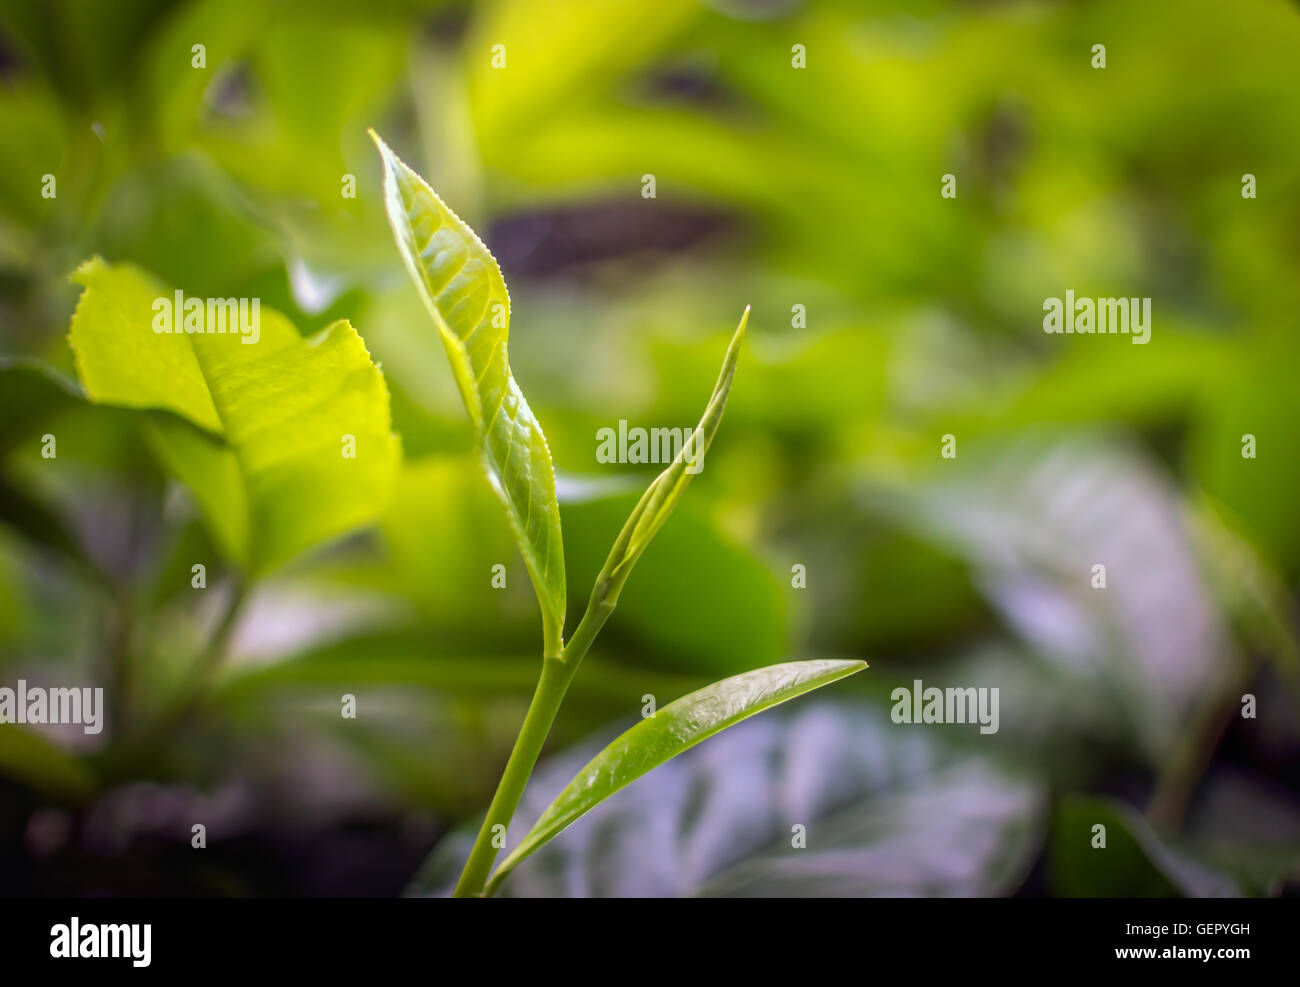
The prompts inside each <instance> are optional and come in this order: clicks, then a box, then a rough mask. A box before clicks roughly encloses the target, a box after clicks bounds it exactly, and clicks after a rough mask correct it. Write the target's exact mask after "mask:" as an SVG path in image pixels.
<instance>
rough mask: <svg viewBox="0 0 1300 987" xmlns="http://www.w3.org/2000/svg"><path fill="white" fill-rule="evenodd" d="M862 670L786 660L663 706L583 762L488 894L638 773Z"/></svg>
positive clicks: (855, 664) (859, 664) (859, 665)
mask: <svg viewBox="0 0 1300 987" xmlns="http://www.w3.org/2000/svg"><path fill="white" fill-rule="evenodd" d="M866 667H867V663H866V662H865V661H838V660H830V659H823V660H819V661H790V662H785V663H783V664H780V665H769V666H768V667H767V668H760V669H756V670H755V671H752V672H745V673H743V674H741V675H733V676H732V677H731V678H729V679H723V680H722V681H721V682H714V683H713V684H712V685H709V686H705V687H704V688H703V689H700V690H699V691H697V692H692V693H691V694H690V695H688V696H683V697H682V698H681V699H678V700H676V701H675V702H671V703H669V704H668V705H667V706H665V707H664V708H663V709H661V710H658V711H657V712H656V713H655V714H654V715H653V716H649V717H646V718H645V719H643V720H641V721H640V722H639V723H637V725H636V726H634V727H632V729H631V730H628V731H627V732H626V733H624V734H623V735H622V736H621V737H619V738H618V739H617V740H615V741H614V742H613V743H612V744H610V745H609V746H608V747H606V748H605V749H604V750H603V751H601V752H600V753H599V754H597V755H596V756H595V757H594V758H592V759H591V760H590V761H589V762H587V766H586V767H584V768H583V769H582V770H581V771H579V772H578V776H577V777H576V778H574V779H573V781H571V782H570V783H569V785H568V787H567V788H565V789H564V791H562V792H561V793H560V794H559V795H557V796H556V798H555V801H554V802H552V803H551V804H550V807H549V808H547V810H546V811H545V812H543V813H542V817H541V818H540V819H538V820H537V824H536V825H535V826H533V828H532V829H531V830H529V832H528V835H527V836H525V837H524V838H523V840H522V842H520V844H519V846H517V847H516V848H515V849H514V852H513V853H511V854H510V856H508V857H507V858H506V859H505V860H503V861H502V862H501V866H500V867H498V868H497V871H496V873H495V874H493V875H492V879H491V880H490V881H489V882H488V885H487V893H488V894H491V893H492V892H493V891H494V890H496V888H497V887H498V886H499V885H500V884H501V882H502V881H503V880H505V878H506V875H508V874H509V873H510V871H512V870H513V869H514V868H515V866H516V865H517V864H518V863H520V861H522V860H524V859H525V858H526V857H527V856H528V855H529V854H531V853H532V852H533V851H535V850H537V849H538V848H539V847H541V846H542V845H543V844H545V843H546V842H547V841H548V840H550V839H551V838H552V837H554V836H556V835H557V834H559V833H560V832H561V831H563V830H564V829H565V828H566V827H568V826H569V825H570V824H571V823H572V822H573V821H574V820H576V819H577V818H578V817H579V816H581V815H582V814H583V813H585V812H587V811H589V810H590V809H592V808H594V807H595V806H596V805H597V804H598V803H600V802H602V801H604V800H605V799H607V798H609V796H611V795H613V794H614V793H615V792H617V791H618V790H619V789H620V788H623V787H624V786H625V785H628V784H630V783H631V782H633V781H635V780H636V779H637V778H640V777H641V776H642V775H643V774H646V773H647V772H649V771H652V770H653V769H654V768H657V767H658V766H659V765H661V764H663V763H664V762H665V761H667V760H669V759H670V758H674V757H676V756H677V755H678V754H680V753H682V751H685V750H688V749H690V748H691V747H694V746H695V745H696V744H698V743H699V742H700V741H702V740H707V739H708V738H709V737H712V736H713V735H714V734H715V733H720V732H721V731H723V730H725V729H726V728H727V727H729V726H732V725H734V724H736V723H739V722H740V721H741V720H745V719H748V718H749V717H751V716H753V715H754V714H755V713H761V712H762V711H763V710H765V709H770V708H771V707H773V706H776V705H779V704H780V703H783V702H785V701H786V700H788V699H794V698H795V697H796V696H801V695H803V694H804V693H805V692H811V691H812V690H813V689H818V688H820V687H821V686H824V685H829V684H830V683H832V682H835V681H836V680H838V679H842V678H844V677H845V676H847V675H852V674H853V673H854V672H857V671H860V670H862V669H864V668H866Z"/></svg>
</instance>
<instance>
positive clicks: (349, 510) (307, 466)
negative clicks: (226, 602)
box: [69, 258, 401, 575]
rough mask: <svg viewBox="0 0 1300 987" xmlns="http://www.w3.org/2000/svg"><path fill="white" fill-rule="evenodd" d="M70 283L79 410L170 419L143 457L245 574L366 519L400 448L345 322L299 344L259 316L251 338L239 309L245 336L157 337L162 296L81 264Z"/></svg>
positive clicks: (121, 273)
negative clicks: (113, 408)
mask: <svg viewBox="0 0 1300 987" xmlns="http://www.w3.org/2000/svg"><path fill="white" fill-rule="evenodd" d="M73 280H74V281H75V282H76V283H78V284H81V285H83V286H84V287H85V291H84V292H83V293H82V296H81V301H80V303H79V304H78V306H77V311H76V313H75V314H74V315H73V318H72V328H71V331H70V332H69V342H70V344H71V346H72V349H73V352H74V355H75V357H76V366H77V374H78V377H79V378H80V380H81V383H82V386H83V388H84V389H85V391H86V395H87V397H89V398H90V399H91V400H92V401H95V402H97V403H100V404H112V405H120V406H125V407H129V408H140V409H154V410H158V411H167V412H172V413H173V414H172V415H164V414H154V415H151V416H150V419H149V424H148V434H149V437H150V439H151V441H152V443H153V445H154V448H155V450H156V451H157V453H158V455H159V458H160V460H161V461H162V463H163V465H164V466H165V467H166V468H167V469H168V470H170V471H171V472H173V473H174V474H175V475H177V476H178V477H179V478H180V479H182V480H183V481H184V482H185V483H186V484H187V485H189V486H190V488H191V489H192V490H193V491H194V494H195V497H196V499H197V500H198V502H199V505H200V506H201V507H202V509H203V511H204V513H205V515H206V516H207V517H208V519H209V522H210V524H211V526H212V528H213V531H214V535H215V537H216V539H217V542H218V544H219V546H220V547H221V548H222V549H223V550H224V551H226V552H227V553H228V554H229V555H230V556H231V558H233V559H234V560H235V561H236V562H238V563H239V564H241V565H242V566H244V567H245V568H246V569H247V570H249V572H250V573H251V574H253V575H259V574H261V573H264V572H265V571H267V570H269V569H272V568H274V567H276V566H278V565H281V564H283V563H284V562H287V561H289V560H290V559H291V558H293V557H294V556H295V555H297V554H299V553H300V552H302V551H304V550H306V549H308V548H311V547H312V546H314V545H316V544H318V543H320V542H322V541H325V540H326V539H329V538H332V537H335V536H337V535H340V534H343V533H344V532H347V531H349V530H352V529H353V528H356V527H358V526H360V525H364V524H367V523H369V522H370V521H372V520H374V519H375V517H376V516H377V515H378V513H379V511H380V509H381V508H382V506H383V504H384V502H385V500H386V499H387V497H388V495H389V492H390V489H391V487H392V482H393V477H394V475H395V473H396V470H397V467H398V464H399V461H400V459H401V448H400V443H399V441H398V439H397V437H396V436H395V435H394V434H393V433H392V431H391V421H390V418H389V408H388V389H387V387H386V386H385V384H384V379H383V376H382V375H381V374H380V372H379V370H378V368H377V367H375V366H374V364H372V363H371V362H370V355H369V353H367V352H366V347H365V344H364V343H363V342H362V341H361V337H360V336H358V335H357V333H356V330H354V329H353V328H352V326H350V325H349V324H348V323H347V322H336V323H334V324H333V325H331V326H329V327H327V328H325V329H323V330H321V332H320V333H318V334H317V335H316V336H313V337H312V338H310V339H304V338H303V337H302V336H300V335H299V334H298V332H297V330H296V329H295V328H294V327H293V325H292V324H291V323H290V322H289V321H288V320H287V319H286V318H285V317H284V316H283V315H281V314H280V313H278V312H276V311H274V310H272V309H268V308H263V307H260V305H259V309H258V317H257V320H256V331H253V330H252V328H251V327H252V322H251V317H252V312H253V309H252V307H251V305H250V306H249V309H248V312H249V317H250V322H249V323H246V324H245V325H244V329H245V330H246V331H245V332H238V331H228V332H224V333H221V332H213V331H208V332H170V333H166V332H156V331H155V328H154V318H155V315H156V314H157V310H156V309H155V305H154V303H155V301H156V300H157V299H164V300H166V301H172V300H173V298H174V294H173V291H172V290H171V289H170V288H168V287H166V286H164V285H161V284H159V283H158V282H156V281H155V280H154V279H153V278H152V277H151V276H150V275H148V274H147V273H145V272H144V271H142V270H140V269H139V268H136V267H132V266H130V265H126V264H120V265H112V266H110V265H108V264H106V263H104V261H102V260H100V259H99V258H94V259H92V260H90V261H87V262H86V263H85V264H83V265H82V266H81V267H80V268H79V269H78V270H77V272H76V274H75V275H74V276H73ZM205 311H206V309H205ZM232 324H233V322H232ZM206 328H207V329H209V330H211V329H212V328H213V325H212V324H211V323H208V324H206ZM173 416H179V417H173ZM181 419H184V420H181Z"/></svg>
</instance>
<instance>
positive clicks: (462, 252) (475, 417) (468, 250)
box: [371, 132, 565, 656]
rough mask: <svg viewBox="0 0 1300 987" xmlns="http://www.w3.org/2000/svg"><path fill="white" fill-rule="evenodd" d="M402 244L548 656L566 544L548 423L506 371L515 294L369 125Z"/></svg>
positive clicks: (558, 623) (556, 625)
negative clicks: (530, 591)
mask: <svg viewBox="0 0 1300 987" xmlns="http://www.w3.org/2000/svg"><path fill="white" fill-rule="evenodd" d="M371 136H372V137H374V139H375V144H376V145H377V146H378V147H379V153H380V155H381V156H382V158H383V162H384V200H385V202H386V204H387V208H388V221H389V223H390V224H391V225H392V227H393V237H394V238H395V239H396V241H397V248H398V251H399V253H401V255H402V260H403V262H404V263H405V264H406V269H407V270H408V271H409V272H410V275H411V279H412V280H413V281H414V282H415V286H416V289H417V290H418V291H419V294H420V298H421V300H422V301H423V302H424V305H425V308H426V309H428V311H429V315H430V316H431V317H432V318H433V322H434V324H435V325H436V326H437V327H438V331H439V333H440V335H441V336H442V341H443V345H444V346H445V348H446V350H447V357H448V359H449V360H450V361H451V368H452V372H453V373H454V374H455V377H456V383H457V384H458V385H459V387H460V392H461V397H462V398H463V399H464V401H465V409H466V410H467V411H468V412H469V417H470V421H471V422H472V423H473V425H474V429H475V431H476V432H477V434H478V437H479V445H480V448H481V450H482V456H483V465H484V468H485V469H486V471H487V475H488V479H489V480H490V481H491V483H492V487H493V489H494V490H495V491H496V493H497V496H498V497H499V498H500V499H501V503H502V504H503V505H505V509H506V515H507V517H508V518H509V520H510V525H511V528H512V529H513V530H514V533H515V540H516V542H517V543H518V545H519V551H520V552H521V553H522V555H523V557H524V564H525V565H526V566H527V568H528V574H529V576H531V577H532V580H533V586H534V588H535V589H536V591H537V597H538V600H539V601H540V603H541V607H542V629H543V635H544V639H545V648H546V654H547V655H552V656H553V655H558V654H559V652H560V643H561V637H562V635H563V632H564V594H565V587H564V547H563V543H562V540H561V536H560V508H559V505H558V503H557V502H556V499H555V470H554V467H553V465H552V463H551V452H550V449H549V448H548V447H547V445H546V436H545V435H543V434H542V426H541V425H540V424H539V423H538V421H537V419H536V417H534V415H533V412H532V410H531V409H530V408H529V407H528V402H527V401H525V400H524V395H523V392H522V391H521V390H520V389H519V385H518V384H516V383H515V379H514V376H513V375H512V374H511V372H510V364H509V361H508V357H507V353H506V342H507V338H508V336H509V333H510V296H509V294H508V293H507V291H506V283H505V279H504V278H502V276H501V269H500V268H499V267H498V266H497V262H496V259H495V258H494V257H493V256H492V254H491V253H490V252H489V251H488V249H487V247H485V246H484V245H483V242H482V241H481V240H480V239H479V238H478V237H477V236H476V235H475V234H474V231H473V230H471V229H470V228H469V227H468V226H467V225H465V223H464V222H462V221H461V219H460V218H459V217H458V216H457V215H456V214H455V213H454V212H452V211H451V210H450V209H448V208H447V206H446V205H444V204H443V202H442V200H441V199H439V198H438V196H437V194H436V193H435V192H434V191H433V189H431V188H430V187H429V186H428V184H427V183H426V182H425V181H424V179H422V178H421V177H420V176H419V175H418V174H416V173H415V172H414V171H412V170H411V169H410V168H409V167H407V166H406V164H404V163H403V162H402V161H401V159H399V158H398V157H397V155H395V154H394V153H393V152H392V151H391V150H390V149H389V148H388V145H386V144H385V143H384V142H383V141H382V140H380V138H379V136H378V135H377V134H374V133H373V132H372V134H371Z"/></svg>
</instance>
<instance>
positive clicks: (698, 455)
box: [570, 305, 749, 657]
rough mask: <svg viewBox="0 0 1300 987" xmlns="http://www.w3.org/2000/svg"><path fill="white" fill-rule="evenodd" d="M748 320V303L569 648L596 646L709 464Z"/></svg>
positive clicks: (621, 536)
mask: <svg viewBox="0 0 1300 987" xmlns="http://www.w3.org/2000/svg"><path fill="white" fill-rule="evenodd" d="M748 324H749V306H748V305H746V306H745V311H744V313H743V314H742V315H741V317H740V324H739V325H738V326H736V332H735V334H734V335H732V337H731V343H730V345H729V346H728V347H727V353H726V355H725V356H724V357H723V358H722V370H721V371H720V372H719V374H718V381H717V383H716V384H714V385H713V394H712V395H711V396H710V398H709V403H708V405H707V406H706V407H705V409H704V415H703V417H701V418H700V423H699V424H698V425H696V426H695V429H694V431H693V432H692V433H691V436H690V438H689V439H688V440H687V441H686V442H684V443H682V447H681V449H680V450H678V453H677V457H676V458H675V459H674V460H673V461H672V462H671V463H669V464H668V466H667V468H666V469H664V471H663V472H662V473H660V474H659V475H658V476H657V477H655V478H654V480H653V481H652V482H651V484H650V486H649V487H647V488H646V492H645V493H644V494H642V495H641V499H640V500H639V501H637V504H636V506H635V507H634V508H632V513H631V514H630V515H629V516H628V519H627V521H626V522H625V523H624V525H623V530H622V531H620V532H619V533H618V537H617V538H615V539H614V547H613V548H611V549H610V550H609V556H608V557H607V558H606V559H605V565H604V566H603V567H602V568H601V570H600V573H599V574H598V575H597V576H596V584H595V586H594V587H593V588H592V591H591V600H590V602H589V603H588V604H587V612H586V613H585V614H583V617H582V623H580V624H579V625H578V629H577V630H576V631H574V634H573V640H572V641H570V648H571V649H573V650H574V653H575V654H577V655H578V657H581V654H582V653H585V651H586V649H587V648H588V647H589V646H590V645H591V641H592V639H593V638H594V637H595V636H596V633H597V632H598V631H599V630H600V627H601V625H602V624H603V623H604V622H605V620H606V619H607V618H608V617H609V615H610V613H612V612H613V610H614V607H615V605H617V603H618V596H619V594H620V593H621V592H622V591H623V586H624V584H625V583H626V582H627V577H628V575H629V574H630V573H631V572H632V566H634V565H636V560H637V559H639V558H640V557H641V553H642V552H644V551H645V548H646V546H647V545H649V544H650V539H652V538H653V537H654V536H655V534H656V533H658V531H659V529H660V528H662V527H663V525H664V522H665V521H667V520H668V515H669V514H671V513H672V511H673V508H674V507H676V506H677V502H678V501H679V500H681V497H682V493H683V492H685V490H686V486H687V484H689V483H690V482H691V477H692V476H693V475H694V474H696V473H698V472H700V470H702V469H703V468H704V456H705V453H707V452H708V451H709V446H710V445H711V444H712V443H713V437H714V436H715V435H717V433H718V426H719V425H720V424H721V423H722V412H723V411H724V410H725V409H726V407H727V396H728V395H729V394H730V393H731V381H732V378H734V377H735V376H736V360H737V358H738V357H739V356H740V343H741V340H742V339H744V337H745V327H746V326H747V325H748Z"/></svg>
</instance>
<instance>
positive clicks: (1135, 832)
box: [1049, 797, 1240, 898]
mask: <svg viewBox="0 0 1300 987" xmlns="http://www.w3.org/2000/svg"><path fill="white" fill-rule="evenodd" d="M1098 826H1101V827H1103V828H1104V839H1105V846H1104V847H1094V843H1096V842H1099V841H1100V840H1101V839H1102V837H1103V831H1102V830H1097V829H1096V828H1095V827H1098ZM1049 866H1050V871H1051V877H1050V880H1051V885H1052V890H1053V893H1055V894H1058V895H1061V896H1063V897H1068V898H1176V897H1180V896H1185V897H1191V898H1207V897H1212V898H1222V897H1234V896H1236V895H1237V894H1239V893H1240V892H1239V891H1238V889H1237V888H1236V886H1235V885H1234V884H1233V882H1232V881H1231V880H1230V879H1228V878H1226V877H1224V876H1223V875H1221V874H1218V873H1216V872H1215V871H1213V870H1211V869H1210V868H1208V867H1205V866H1203V865H1201V864H1198V863H1196V862H1194V861H1192V860H1190V859H1188V858H1186V857H1184V856H1183V855H1181V854H1179V853H1177V852H1175V851H1174V850H1172V849H1170V848H1169V847H1168V846H1166V845H1164V844H1163V843H1162V842H1161V841H1160V839H1159V838H1158V837H1157V836H1156V834H1155V833H1153V832H1152V830H1151V827H1150V826H1148V825H1147V823H1146V821H1145V820H1143V819H1142V817H1141V816H1139V815H1138V814H1137V813H1136V812H1134V811H1133V810H1132V809H1131V808H1129V807H1128V806H1126V805H1124V804H1123V803H1120V802H1115V801H1112V800H1109V799H1097V798H1079V797H1067V798H1065V799H1063V800H1062V802H1061V804H1060V805H1059V806H1058V807H1057V810H1056V815H1055V818H1054V819H1053V822H1052V841H1051V858H1050V863H1049Z"/></svg>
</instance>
